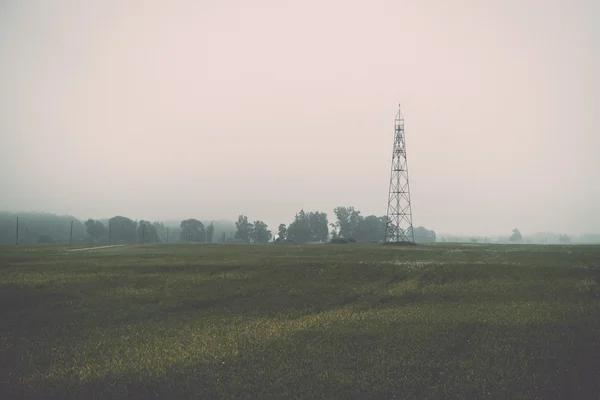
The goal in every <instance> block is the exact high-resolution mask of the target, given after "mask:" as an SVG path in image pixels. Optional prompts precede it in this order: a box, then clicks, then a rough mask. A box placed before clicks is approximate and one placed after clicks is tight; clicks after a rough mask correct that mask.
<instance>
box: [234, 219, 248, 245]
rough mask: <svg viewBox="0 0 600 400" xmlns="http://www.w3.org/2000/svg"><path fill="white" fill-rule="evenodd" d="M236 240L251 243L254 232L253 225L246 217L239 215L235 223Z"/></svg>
mask: <svg viewBox="0 0 600 400" xmlns="http://www.w3.org/2000/svg"><path fill="white" fill-rule="evenodd" d="M235 228H236V231H235V235H234V239H238V240H242V241H244V242H246V243H249V242H250V232H252V224H251V223H250V222H249V221H248V217H246V216H245V215H239V216H238V220H237V222H236V223H235Z"/></svg>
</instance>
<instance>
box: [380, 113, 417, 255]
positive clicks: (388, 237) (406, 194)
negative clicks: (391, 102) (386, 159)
mask: <svg viewBox="0 0 600 400" xmlns="http://www.w3.org/2000/svg"><path fill="white" fill-rule="evenodd" d="M385 242H392V243H394V242H395V243H402V242H409V243H414V242H415V235H414V232H413V226H412V211H411V207H410V188H409V186H408V163H407V161H406V142H405V138H404V116H403V115H402V111H401V110H400V104H398V113H397V114H396V119H395V120H394V152H393V153H392V171H391V173H390V192H389V196H388V208H387V221H386V228H385Z"/></svg>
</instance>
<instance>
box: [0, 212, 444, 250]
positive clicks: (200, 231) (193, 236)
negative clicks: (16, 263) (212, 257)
mask: <svg viewBox="0 0 600 400" xmlns="http://www.w3.org/2000/svg"><path fill="white" fill-rule="evenodd" d="M333 211H334V216H335V221H332V222H330V221H329V220H328V215H327V213H325V212H320V211H308V212H307V211H305V210H300V211H299V212H297V213H296V214H295V216H294V218H293V220H292V221H291V222H289V223H287V224H285V223H281V224H279V226H278V227H277V231H276V232H275V233H274V232H272V231H271V230H270V229H269V227H268V226H267V224H266V223H265V222H264V221H262V220H254V221H251V220H250V219H249V218H248V217H247V216H246V215H239V216H238V219H237V221H236V222H235V223H233V222H230V221H200V220H198V219H194V218H190V219H185V220H183V221H180V222H179V223H175V222H173V221H170V222H168V223H165V222H161V221H154V222H151V221H147V220H140V221H136V220H133V219H131V218H128V217H124V216H114V217H112V218H109V219H88V220H86V221H80V220H78V219H77V218H74V217H72V216H69V215H64V216H58V215H55V214H50V213H18V214H12V213H8V212H0V244H15V239H16V236H15V235H17V234H18V239H17V240H18V243H19V244H50V243H73V244H108V243H110V244H143V243H215V242H221V243H269V242H278V243H281V242H294V243H308V242H326V241H329V240H336V239H348V240H351V241H359V242H379V241H383V240H384V237H385V229H386V222H387V218H386V217H385V216H375V215H367V216H363V215H362V214H361V212H360V211H359V210H356V209H355V208H354V207H336V208H335V209H334V210H333ZM16 217H18V218H19V229H18V232H16V222H15V218H16ZM71 224H72V226H73V229H72V232H71ZM409 234H410V232H409ZM414 234H415V241H417V242H421V243H424V242H435V241H436V234H435V232H434V231H432V230H427V229H425V228H424V227H417V228H415V229H414Z"/></svg>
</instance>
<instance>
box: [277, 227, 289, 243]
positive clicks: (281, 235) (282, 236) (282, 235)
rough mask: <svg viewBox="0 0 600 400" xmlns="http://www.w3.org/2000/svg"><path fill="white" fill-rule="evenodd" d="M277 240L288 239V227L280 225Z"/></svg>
mask: <svg viewBox="0 0 600 400" xmlns="http://www.w3.org/2000/svg"><path fill="white" fill-rule="evenodd" d="M277 239H278V240H285V239H287V227H286V226H285V224H279V227H278V228H277Z"/></svg>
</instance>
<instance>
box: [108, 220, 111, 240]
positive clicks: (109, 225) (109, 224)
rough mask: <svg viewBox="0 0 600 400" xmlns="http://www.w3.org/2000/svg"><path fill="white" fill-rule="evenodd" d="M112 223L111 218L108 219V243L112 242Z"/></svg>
mask: <svg viewBox="0 0 600 400" xmlns="http://www.w3.org/2000/svg"><path fill="white" fill-rule="evenodd" d="M110 228H111V223H110V219H109V220H108V244H110V233H111V229H110Z"/></svg>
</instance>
